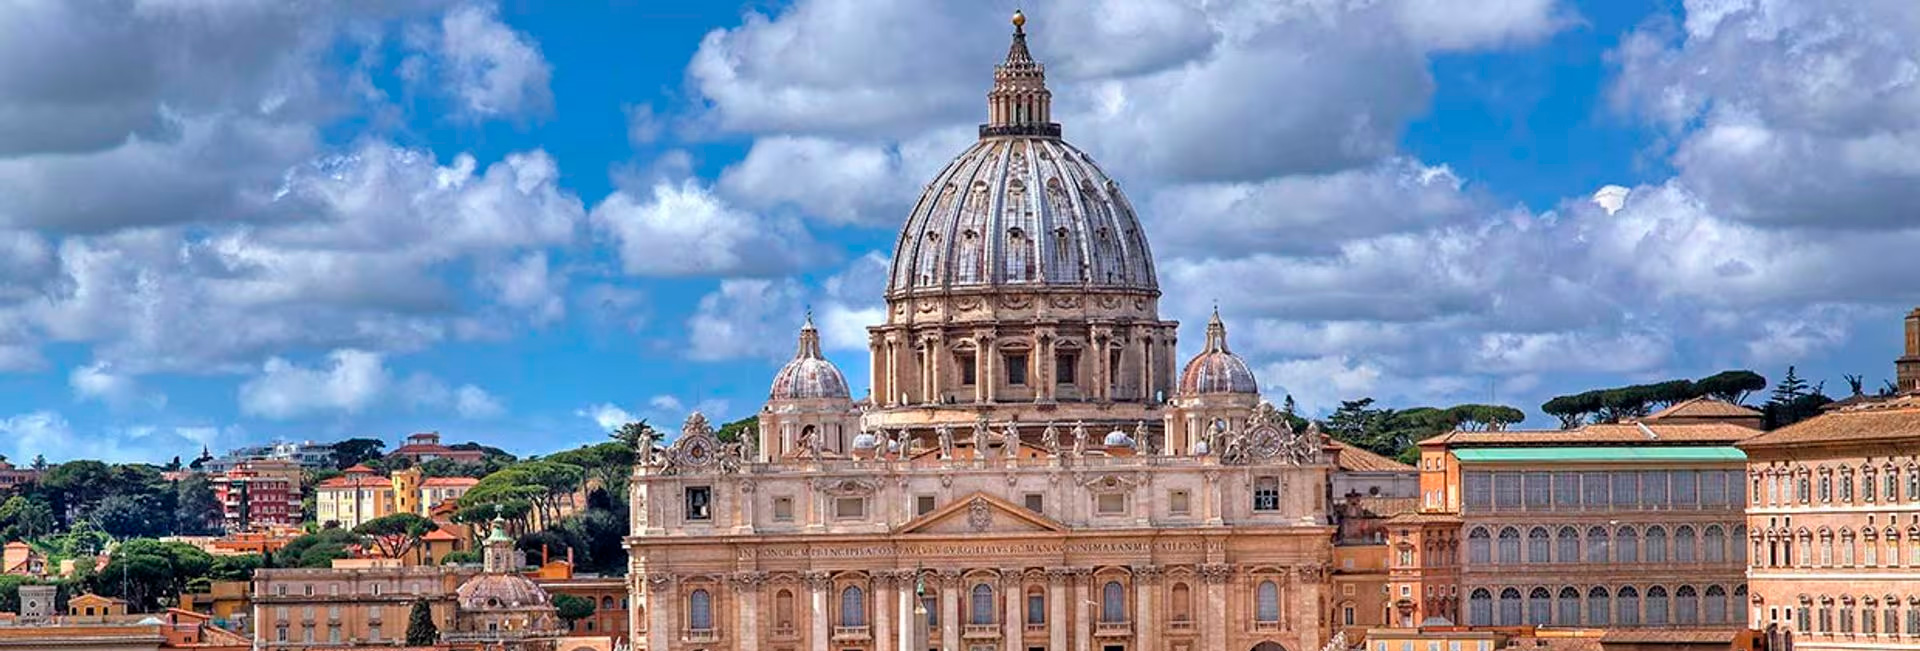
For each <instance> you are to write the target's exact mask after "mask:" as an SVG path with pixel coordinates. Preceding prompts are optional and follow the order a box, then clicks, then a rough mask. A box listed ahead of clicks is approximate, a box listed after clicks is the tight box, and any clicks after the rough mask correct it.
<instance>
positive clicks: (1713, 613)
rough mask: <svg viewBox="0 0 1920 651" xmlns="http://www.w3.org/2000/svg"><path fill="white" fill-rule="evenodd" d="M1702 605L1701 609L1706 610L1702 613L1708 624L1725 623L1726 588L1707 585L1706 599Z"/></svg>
mask: <svg viewBox="0 0 1920 651" xmlns="http://www.w3.org/2000/svg"><path fill="white" fill-rule="evenodd" d="M1703 605H1704V606H1705V608H1704V609H1703V610H1705V611H1706V612H1705V613H1704V614H1705V615H1706V623H1708V624H1725V623H1727V589H1726V588H1722V587H1720V586H1717V585H1710V586H1707V599H1706V603H1705V604H1703ZM1744 607H1745V606H1742V608H1744Z"/></svg>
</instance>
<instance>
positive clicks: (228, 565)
mask: <svg viewBox="0 0 1920 651" xmlns="http://www.w3.org/2000/svg"><path fill="white" fill-rule="evenodd" d="M266 566H267V557H265V556H261V555H259V554H239V555H235V556H215V557H213V566H212V567H211V568H208V570H207V578H210V579H214V580H216V581H251V580H253V571H254V570H257V569H260V568H263V567H266Z"/></svg>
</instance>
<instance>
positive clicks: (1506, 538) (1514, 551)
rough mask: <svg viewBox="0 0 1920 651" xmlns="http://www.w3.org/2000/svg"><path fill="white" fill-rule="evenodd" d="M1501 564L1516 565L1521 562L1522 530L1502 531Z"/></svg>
mask: <svg viewBox="0 0 1920 651" xmlns="http://www.w3.org/2000/svg"><path fill="white" fill-rule="evenodd" d="M1499 557H1500V563H1501V564H1503V565H1514V564H1518V563H1519V562H1520V530H1519V529H1515V528H1513V527H1507V528H1505V529H1501V530H1500V545H1499Z"/></svg>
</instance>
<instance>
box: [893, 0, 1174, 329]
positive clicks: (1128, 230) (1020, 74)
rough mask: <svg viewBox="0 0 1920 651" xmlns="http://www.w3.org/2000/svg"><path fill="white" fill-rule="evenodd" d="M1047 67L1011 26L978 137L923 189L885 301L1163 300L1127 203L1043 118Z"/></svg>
mask: <svg viewBox="0 0 1920 651" xmlns="http://www.w3.org/2000/svg"><path fill="white" fill-rule="evenodd" d="M1045 81H1046V80H1045V70H1044V68H1043V67H1042V66H1041V64H1039V63H1038V62H1035V61H1034V60H1033V56H1032V55H1031V54H1030V53H1029V52H1028V51H1027V42H1026V34H1025V32H1024V30H1023V29H1021V28H1020V25H1019V24H1016V32H1015V33H1014V40H1013V45H1012V46H1011V48H1009V50H1008V52H1007V60H1006V61H1005V62H1004V63H1002V64H1000V65H999V66H996V67H995V69H994V88H993V90H992V92H990V93H988V96H987V100H988V122H987V123H986V124H983V125H980V140H979V142H976V143H974V145H973V146H972V147H970V148H968V149H967V150H966V151H965V152H962V153H961V154H960V155H959V156H958V157H956V158H954V159H953V161H952V162H950V163H948V164H947V166H946V168H945V169H942V170H941V171H940V173H939V174H938V175H937V176H935V177H934V179H933V181H932V182H931V183H928V184H927V186H926V188H925V190H924V191H923V192H922V194H921V195H920V200H919V201H918V202H916V203H915V204H914V207H913V212H912V213H911V214H910V215H909V216H908V218H907V222H906V226H905V227H904V228H902V229H901V231H900V238H899V241H898V242H897V243H896V244H895V247H894V257H893V269H892V273H891V276H890V278H889V281H888V284H887V295H888V296H889V297H900V296H908V295H913V294H918V293H925V292H941V291H948V290H958V291H969V290H995V289H1033V290H1052V289H1118V290H1129V291H1133V292H1142V293H1149V294H1153V295H1158V294H1159V283H1158V282H1157V281H1156V280H1155V278H1154V271H1153V255H1152V254H1151V253H1150V252H1149V251H1148V249H1147V238H1146V234H1145V233H1144V232H1142V230H1141V228H1140V220H1139V219H1138V218H1137V217H1136V216H1135V215H1134V211H1133V205H1132V204H1130V203H1128V202H1127V198H1126V196H1125V195H1124V194H1122V193H1121V192H1120V186H1119V185H1118V184H1116V183H1114V182H1113V179H1111V178H1108V176H1107V174H1106V172H1104V171H1102V170H1101V169H1100V166H1099V165H1097V164H1095V163H1094V162H1093V158H1091V157H1089V156H1087V154H1086V152H1083V151H1080V150H1079V149H1078V148H1075V147H1074V146H1073V145H1070V144H1067V142H1066V141H1064V140H1061V138H1060V125H1059V124H1057V123H1054V122H1052V121H1051V118H1052V115H1051V108H1050V104H1051V94H1050V93H1049V92H1048V91H1047V88H1046V83H1045Z"/></svg>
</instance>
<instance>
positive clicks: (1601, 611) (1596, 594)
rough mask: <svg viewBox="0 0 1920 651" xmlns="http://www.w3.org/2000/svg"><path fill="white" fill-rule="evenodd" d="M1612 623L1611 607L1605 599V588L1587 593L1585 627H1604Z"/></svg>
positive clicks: (1609, 602)
mask: <svg viewBox="0 0 1920 651" xmlns="http://www.w3.org/2000/svg"><path fill="white" fill-rule="evenodd" d="M1611 621H1613V605H1612V603H1611V601H1610V600H1609V599H1608V598H1607V589H1606V588H1598V587H1596V588H1594V589H1592V590H1589V591H1587V625H1588V626H1606V625H1607V623H1608V622H1611Z"/></svg>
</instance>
